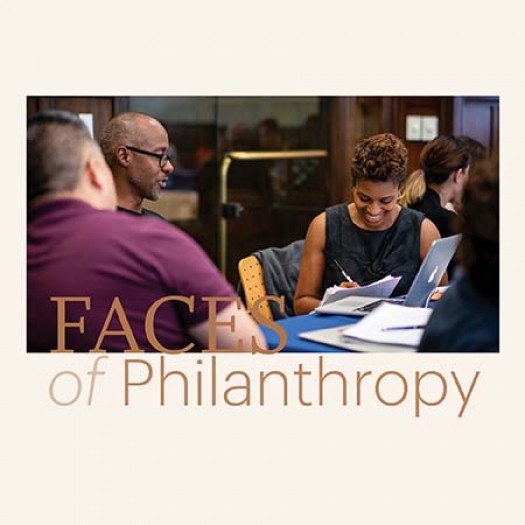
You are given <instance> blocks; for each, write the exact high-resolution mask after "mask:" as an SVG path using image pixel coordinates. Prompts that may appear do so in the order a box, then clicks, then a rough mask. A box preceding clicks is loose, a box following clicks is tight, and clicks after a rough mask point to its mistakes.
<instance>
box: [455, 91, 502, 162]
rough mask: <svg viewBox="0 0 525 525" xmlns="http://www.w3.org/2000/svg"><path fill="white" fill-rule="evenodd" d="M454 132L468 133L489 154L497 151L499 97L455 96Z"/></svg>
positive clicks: (457, 133)
mask: <svg viewBox="0 0 525 525" xmlns="http://www.w3.org/2000/svg"><path fill="white" fill-rule="evenodd" d="M454 134H456V135H469V136H470V137H472V138H474V139H476V140H479V141H480V142H481V143H482V144H483V145H485V146H486V147H487V148H488V150H489V153H490V154H493V153H498V152H499V97H495V96H475V97H456V99H455V101H454Z"/></svg>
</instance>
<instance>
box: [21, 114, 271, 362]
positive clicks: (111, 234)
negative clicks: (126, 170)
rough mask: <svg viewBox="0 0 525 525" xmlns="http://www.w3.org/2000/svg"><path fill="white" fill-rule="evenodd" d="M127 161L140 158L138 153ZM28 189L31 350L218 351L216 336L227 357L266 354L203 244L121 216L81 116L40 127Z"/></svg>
mask: <svg viewBox="0 0 525 525" xmlns="http://www.w3.org/2000/svg"><path fill="white" fill-rule="evenodd" d="M134 144H137V143H135V142H134ZM141 145H144V144H141ZM118 151H120V154H122V156H123V158H124V157H126V156H128V154H127V153H126V151H127V147H126V146H125V147H124V148H123V149H122V150H120V149H119V150H118ZM159 151H161V150H159ZM159 154H160V153H159ZM161 155H164V154H161ZM158 160H159V159H155V162H157V163H158ZM123 162H124V161H123ZM124 163H125V162H124ZM27 190H28V192H27V198H28V218H27V344H28V351H30V352H32V351H36V352H49V351H51V350H60V351H62V350H64V349H68V350H73V351H89V350H91V349H95V348H96V349H104V350H106V351H117V352H122V351H125V350H127V349H132V350H137V351H138V350H142V351H155V350H156V351H162V352H165V351H169V350H172V351H175V350H177V351H179V350H182V349H187V350H198V349H205V348H213V347H214V341H213V338H214V334H216V342H217V346H216V348H217V349H219V350H220V349H232V350H233V349H242V350H247V351H250V350H252V341H256V343H257V345H258V346H259V347H260V348H265V346H264V345H265V342H264V337H263V335H262V333H261V331H260V329H259V327H258V326H257V324H256V323H255V322H254V320H253V319H252V318H251V316H250V315H249V313H248V312H247V311H246V310H245V308H244V306H242V304H241V303H240V300H237V299H238V298H237V294H236V293H235V290H234V289H233V287H232V286H231V284H229V283H228V282H227V281H226V279H225V278H224V276H223V275H222V274H221V273H220V271H219V270H218V268H217V267H216V266H215V265H214V264H213V263H212V261H211V260H210V259H209V257H208V256H207V255H206V254H205V252H204V251H203V250H202V248H200V246H199V245H198V244H197V243H196V242H195V241H194V240H193V239H192V238H191V237H189V236H188V235H187V234H185V233H184V232H182V231H181V230H179V229H178V228H177V227H175V226H172V225H170V224H168V223H165V222H164V221H159V220H158V219H155V218H149V217H144V218H138V214H137V216H134V215H130V214H127V213H115V209H116V206H117V194H116V190H115V182H114V179H113V176H112V173H111V171H110V169H109V167H108V165H107V164H106V161H105V159H104V156H103V155H102V152H101V150H100V148H99V146H98V145H97V143H96V142H95V141H94V140H93V139H92V138H91V135H90V133H89V131H88V129H87V128H86V126H85V125H84V123H83V122H82V120H80V118H79V117H78V115H75V114H73V113H69V112H61V111H50V112H44V113H39V114H36V115H34V116H33V117H31V118H30V119H29V120H28V123H27ZM214 297H216V298H220V297H221V298H223V299H221V300H219V301H218V302H217V303H216V311H217V315H216V320H217V324H219V323H223V324H222V325H221V324H219V326H218V327H217V328H216V330H215V327H216V325H212V323H211V322H210V320H211V319H213V318H214V310H215V307H214V306H210V302H209V301H207V300H206V298H214ZM185 298H186V299H185ZM225 298H229V299H228V300H226V299H225ZM62 321H63V322H62ZM210 334H211V335H210ZM210 337H211V343H212V344H211V346H209V344H210Z"/></svg>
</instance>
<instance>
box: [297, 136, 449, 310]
mask: <svg viewBox="0 0 525 525" xmlns="http://www.w3.org/2000/svg"><path fill="white" fill-rule="evenodd" d="M407 159H408V153H407V149H406V147H405V145H404V144H403V142H402V141H401V140H400V139H399V138H398V137H397V136H395V135H393V134H391V133H382V134H378V135H373V136H371V137H368V138H366V139H364V140H363V141H361V142H360V143H359V144H358V145H357V147H356V149H355V154H354V157H353V159H352V167H351V171H352V180H353V202H351V203H347V202H345V203H342V204H337V205H335V206H331V207H329V208H327V209H326V210H325V211H324V212H323V213H321V214H319V215H318V216H317V217H315V218H314V220H313V221H312V222H311V223H310V226H309V228H308V233H307V236H306V243H305V248H304V254H303V260H302V263H301V270H300V274H299V281H298V284H297V289H296V293H295V301H294V308H295V313H296V314H304V313H308V312H310V311H312V310H313V309H314V308H316V307H317V306H319V304H320V302H321V298H322V296H323V293H324V291H325V290H326V289H327V288H329V287H330V286H334V285H340V286H346V287H356V286H360V285H367V284H370V283H372V282H374V281H376V280H378V279H381V278H383V277H385V276H387V275H389V274H391V275H394V276H396V277H399V276H400V277H401V280H400V281H399V284H398V285H397V287H396V288H395V290H394V295H399V294H404V293H406V292H407V291H408V289H409V287H410V285H411V283H412V281H413V279H414V277H415V275H416V273H417V271H418V269H419V265H420V264H421V261H422V260H423V259H424V258H425V256H426V254H427V251H428V250H429V248H430V245H431V244H432V242H433V241H434V240H435V239H437V238H439V232H438V231H437V229H436V227H435V226H434V224H432V222H430V221H429V220H428V219H425V217H424V215H423V214H422V213H420V212H417V211H415V210H409V209H407V208H402V207H401V206H400V205H399V204H397V199H398V196H399V188H400V185H401V183H402V182H403V181H404V179H405V177H406V171H407ZM336 261H337V262H338V263H339V264H340V265H341V266H342V267H343V268H345V270H346V272H348V274H349V275H351V276H352V279H353V281H352V283H348V282H341V270H340V268H339V265H338V264H337V262H336ZM446 281H447V278H446V277H445V278H444V280H443V281H442V283H441V284H444V283H445V282H446Z"/></svg>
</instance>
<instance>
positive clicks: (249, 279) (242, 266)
mask: <svg viewBox="0 0 525 525" xmlns="http://www.w3.org/2000/svg"><path fill="white" fill-rule="evenodd" d="M238 269H239V278H240V281H241V284H242V287H243V289H244V297H245V300H246V308H247V309H248V310H249V311H250V312H251V311H252V309H253V305H254V303H255V301H256V300H257V299H260V298H261V297H264V296H265V295H267V293H266V286H265V285H264V273H263V269H262V266H261V263H260V262H259V259H257V257H255V255H249V256H248V257H245V258H244V259H241V260H240V261H239V263H238ZM259 312H260V313H261V314H262V315H263V316H264V317H266V318H267V319H270V320H273V315H272V310H271V309H270V304H269V303H268V301H266V300H265V301H261V303H260V304H259Z"/></svg>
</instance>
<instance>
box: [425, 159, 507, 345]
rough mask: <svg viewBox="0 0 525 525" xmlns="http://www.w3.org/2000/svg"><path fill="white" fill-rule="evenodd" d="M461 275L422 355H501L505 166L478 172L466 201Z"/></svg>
mask: <svg viewBox="0 0 525 525" xmlns="http://www.w3.org/2000/svg"><path fill="white" fill-rule="evenodd" d="M462 213H463V216H464V219H465V220H464V222H463V223H462V226H461V233H462V234H463V238H462V242H461V244H460V246H459V248H458V252H459V253H458V260H459V265H460V268H461V270H462V271H461V274H460V276H459V278H458V279H457V280H456V282H455V284H454V286H451V287H450V288H448V289H447V290H446V291H445V293H444V295H443V297H442V298H441V299H440V300H439V302H438V303H437V305H436V306H435V308H434V311H433V312H432V315H431V316H430V319H429V321H428V324H427V326H426V328H425V331H424V332H423V336H422V338H421V341H420V345H419V351H420V352H499V164H498V161H497V159H496V158H493V159H490V160H487V161H484V162H481V163H479V164H476V165H475V166H474V167H473V168H472V172H471V175H470V180H469V181H468V183H467V185H466V187H465V191H464V195H463V200H462Z"/></svg>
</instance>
